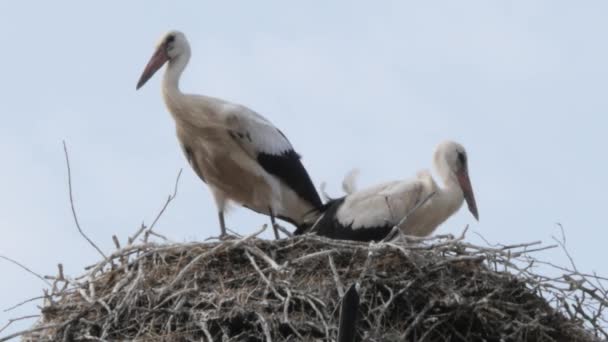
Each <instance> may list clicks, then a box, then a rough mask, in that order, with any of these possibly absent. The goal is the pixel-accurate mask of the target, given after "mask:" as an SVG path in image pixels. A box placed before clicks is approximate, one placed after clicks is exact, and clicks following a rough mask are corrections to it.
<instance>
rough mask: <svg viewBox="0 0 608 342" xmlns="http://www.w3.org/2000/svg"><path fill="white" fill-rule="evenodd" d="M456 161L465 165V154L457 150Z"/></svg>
mask: <svg viewBox="0 0 608 342" xmlns="http://www.w3.org/2000/svg"><path fill="white" fill-rule="evenodd" d="M458 161H459V162H460V164H462V165H467V155H466V154H464V152H458Z"/></svg>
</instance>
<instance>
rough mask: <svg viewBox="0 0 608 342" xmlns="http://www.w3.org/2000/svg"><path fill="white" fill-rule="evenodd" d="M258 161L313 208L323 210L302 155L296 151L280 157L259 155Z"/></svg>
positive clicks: (284, 153) (267, 154) (287, 152)
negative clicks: (301, 157)
mask: <svg viewBox="0 0 608 342" xmlns="http://www.w3.org/2000/svg"><path fill="white" fill-rule="evenodd" d="M257 160H258V163H259V164H260V165H261V166H262V167H263V168H264V170H266V171H267V172H268V173H271V174H273V175H275V176H277V177H278V178H279V179H280V180H281V181H283V182H284V183H285V184H287V186H289V187H290V188H291V189H293V191H295V193H296V194H298V196H300V197H302V198H303V199H304V200H305V201H307V202H308V203H310V204H311V205H312V206H313V207H315V208H321V207H322V206H323V203H322V202H321V198H320V197H319V194H318V193H317V189H316V188H315V186H314V184H313V183H312V180H311V179H310V176H309V175H308V172H306V169H305V168H304V165H302V162H301V161H300V155H298V154H297V153H296V152H295V151H294V150H289V151H285V152H283V153H281V154H278V155H275V154H269V153H258V156H257Z"/></svg>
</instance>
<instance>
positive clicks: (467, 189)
mask: <svg viewBox="0 0 608 342" xmlns="http://www.w3.org/2000/svg"><path fill="white" fill-rule="evenodd" d="M456 176H457V178H458V183H459V184H460V188H462V193H463V194H464V200H465V201H467V206H468V207H469V211H470V212H471V214H473V216H474V217H475V219H476V220H477V221H479V213H478V212H477V203H475V195H474V194H473V187H472V186H471V180H470V179H469V173H468V171H467V169H466V168H464V169H462V170H461V171H460V172H458V174H457V175H456Z"/></svg>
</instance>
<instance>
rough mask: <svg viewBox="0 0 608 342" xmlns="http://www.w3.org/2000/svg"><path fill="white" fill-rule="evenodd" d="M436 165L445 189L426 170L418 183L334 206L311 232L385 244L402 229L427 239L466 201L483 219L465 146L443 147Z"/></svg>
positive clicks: (387, 186)
mask: <svg viewBox="0 0 608 342" xmlns="http://www.w3.org/2000/svg"><path fill="white" fill-rule="evenodd" d="M434 165H435V169H436V170H437V172H438V173H439V175H440V176H441V178H442V180H443V183H444V187H439V186H438V185H437V183H435V181H434V180H433V177H432V176H431V174H430V172H429V171H427V170H425V171H421V172H419V173H418V175H417V177H416V178H415V179H414V180H406V181H393V182H388V183H383V184H379V185H376V186H372V187H370V188H367V189H363V190H360V191H355V192H353V193H351V194H348V195H346V196H345V197H342V198H339V199H335V200H331V201H330V202H328V203H327V204H326V205H325V209H324V213H323V214H322V216H321V217H320V218H319V220H318V221H317V222H316V223H315V225H314V226H313V227H312V228H311V229H310V231H311V232H313V233H315V234H318V235H322V236H326V237H330V238H334V239H344V240H357V241H379V240H382V239H384V238H385V237H386V236H387V234H388V233H389V232H390V231H391V229H392V228H393V227H395V226H397V225H399V227H398V228H399V229H400V230H401V232H403V233H404V234H406V235H414V236H427V235H429V234H431V233H432V232H433V231H434V230H435V229H436V228H437V227H438V226H439V225H440V224H441V223H443V222H444V221H445V220H447V219H448V218H449V217H450V216H452V215H453V214H454V213H455V212H456V211H458V209H459V208H460V207H461V206H462V203H463V201H466V202H467V205H468V207H469V211H470V212H471V213H472V214H473V216H474V217H475V219H477V220H479V214H478V212H477V204H476V203H475V196H474V194H473V188H472V186H471V181H470V180H469V172H468V160H467V153H466V151H465V149H464V147H462V145H460V144H458V143H456V142H453V141H446V142H443V143H441V144H439V146H437V149H436V150H435V154H434ZM351 187H354V186H353V185H351ZM406 216H408V217H407V220H403V219H404V217H406ZM303 232H304V230H298V231H296V233H297V234H301V233H303Z"/></svg>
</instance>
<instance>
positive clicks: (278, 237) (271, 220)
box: [268, 208, 281, 240]
mask: <svg viewBox="0 0 608 342" xmlns="http://www.w3.org/2000/svg"><path fill="white" fill-rule="evenodd" d="M268 212H269V213H270V223H271V224H272V229H273V230H274V238H275V239H276V240H278V239H280V238H281V237H280V236H279V228H278V227H277V221H276V220H275V218H274V213H273V212H272V209H270V208H268Z"/></svg>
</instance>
